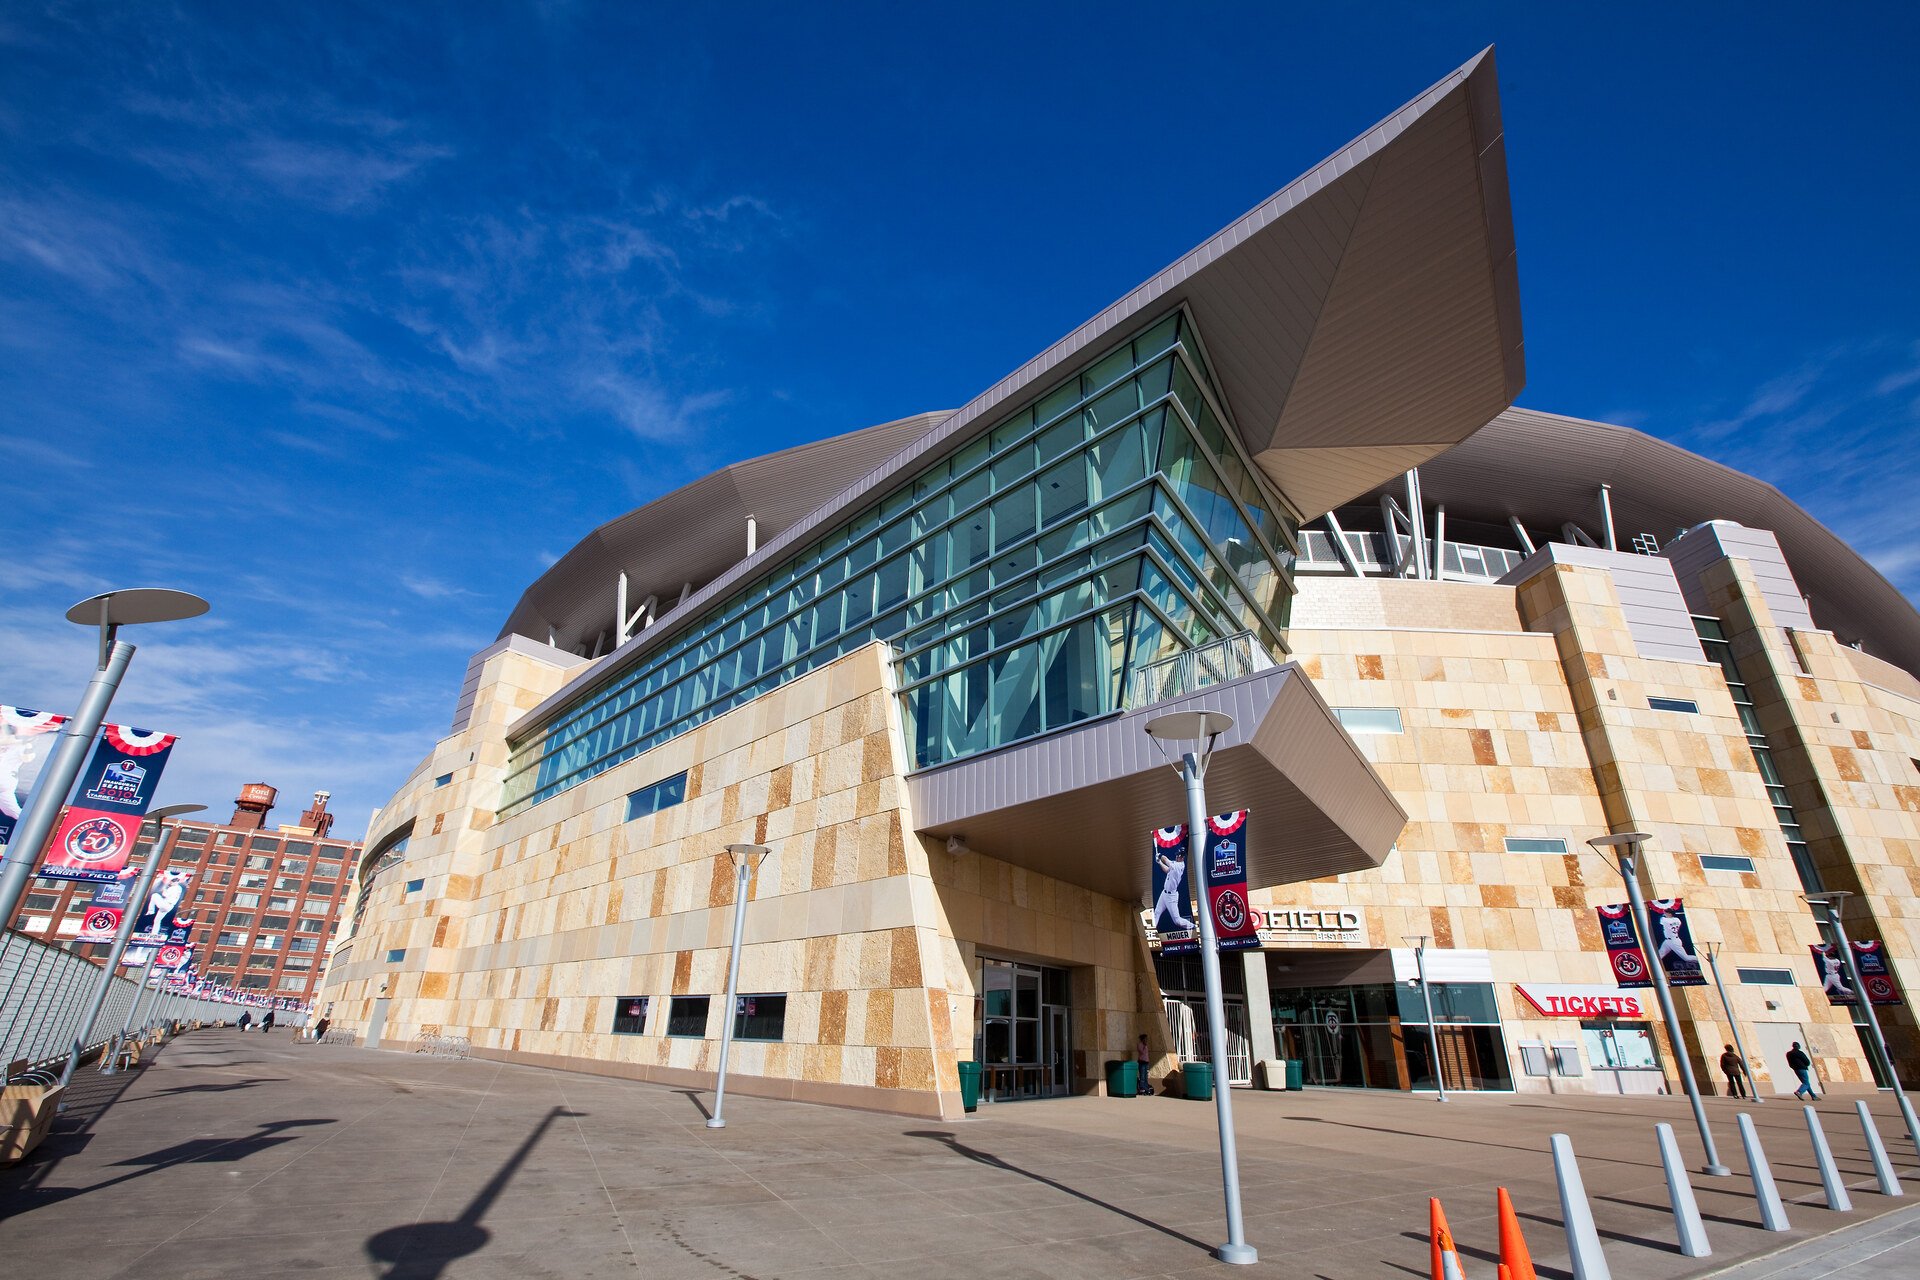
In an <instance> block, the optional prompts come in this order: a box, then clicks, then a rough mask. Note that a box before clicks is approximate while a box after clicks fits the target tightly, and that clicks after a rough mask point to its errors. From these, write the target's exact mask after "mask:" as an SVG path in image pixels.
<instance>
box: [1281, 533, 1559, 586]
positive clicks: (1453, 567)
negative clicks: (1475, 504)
mask: <svg viewBox="0 0 1920 1280" xmlns="http://www.w3.org/2000/svg"><path fill="white" fill-rule="evenodd" d="M1411 541H1412V539H1410V538H1408V537H1407V536H1406V535H1405V534H1397V535H1395V537H1394V550H1393V553H1392V554H1391V555H1390V554H1388V551H1387V535H1386V534H1384V533H1376V532H1373V531H1372V530H1366V529H1362V530H1358V531H1354V530H1349V531H1348V533H1347V547H1348V549H1349V550H1351V551H1352V552H1353V558H1354V562H1355V563H1357V564H1358V565H1359V566H1360V571H1361V572H1362V573H1364V574H1366V575H1368V576H1369V577H1383V576H1385V575H1387V574H1390V573H1392V572H1393V563H1394V561H1395V559H1397V558H1398V556H1399V554H1400V553H1401V552H1403V551H1405V550H1406V548H1407V544H1408V543H1410V542H1411ZM1526 558H1527V556H1526V553H1525V552H1524V551H1514V550H1510V549H1509V548H1506V547H1483V546H1477V545H1475V544H1473V543H1470V542H1448V543H1447V544H1446V545H1445V547H1444V548H1443V549H1442V554H1441V557H1440V568H1441V571H1442V574H1443V575H1444V576H1445V577H1447V578H1451V579H1453V580H1455V581H1458V582H1493V581H1495V580H1497V579H1499V578H1502V577H1504V576H1506V575H1507V574H1508V573H1510V572H1512V571H1513V570H1514V569H1515V568H1517V567H1519V564H1520V562H1521V561H1522V560H1525V559H1526ZM1299 569H1300V571H1301V572H1303V573H1346V572H1348V569H1347V563H1346V561H1344V560H1342V559H1341V558H1340V550H1339V548H1338V547H1336V546H1334V544H1333V535H1332V534H1331V533H1328V532H1326V531H1324V530H1321V529H1302V530H1301V531H1300V561H1299Z"/></svg>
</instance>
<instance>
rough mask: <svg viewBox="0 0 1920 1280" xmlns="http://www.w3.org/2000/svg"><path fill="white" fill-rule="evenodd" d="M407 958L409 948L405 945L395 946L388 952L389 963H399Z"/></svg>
mask: <svg viewBox="0 0 1920 1280" xmlns="http://www.w3.org/2000/svg"><path fill="white" fill-rule="evenodd" d="M406 958H407V949H406V948H405V947H395V948H393V949H392V950H391V951H389V952H387V963H388V964H399V963H400V962H401V961H402V960H405V959H406Z"/></svg>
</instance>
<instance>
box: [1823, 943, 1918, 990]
mask: <svg viewBox="0 0 1920 1280" xmlns="http://www.w3.org/2000/svg"><path fill="white" fill-rule="evenodd" d="M1807 950H1809V951H1811V952H1812V953H1813V965H1814V969H1815V971H1816V972H1818V973H1819V975H1820V990H1821V991H1822V992H1824V993H1825V994H1826V997H1827V1003H1828V1004H1832V1005H1855V1004H1858V1003H1860V996H1859V993H1858V992H1856V991H1855V990H1854V989H1853V984H1852V983H1851V982H1850V981H1849V980H1848V977H1847V964H1846V961H1844V960H1842V959H1841V958H1840V949H1839V948H1838V947H1836V946H1834V945H1833V944H1832V943H1831V942H1815V943H1810V944H1808V946H1807ZM1853 963H1854V966H1855V967H1856V968H1858V969H1859V970H1860V982H1861V985H1862V986H1864V987H1866V989H1867V999H1869V1000H1871V1001H1872V1002H1873V1003H1874V1004H1899V1003H1900V986H1899V984H1898V983H1896V982H1895V981H1894V980H1893V969H1892V967H1891V966H1889V965H1888V964H1887V951H1886V948H1885V947H1884V946H1883V945H1882V944H1881V943H1880V941H1879V939H1877V938H1875V939H1861V940H1858V941H1855V942H1854V944H1853Z"/></svg>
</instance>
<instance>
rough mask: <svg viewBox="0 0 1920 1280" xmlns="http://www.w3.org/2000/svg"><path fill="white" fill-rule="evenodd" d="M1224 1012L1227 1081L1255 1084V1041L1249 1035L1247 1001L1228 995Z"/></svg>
mask: <svg viewBox="0 0 1920 1280" xmlns="http://www.w3.org/2000/svg"><path fill="white" fill-rule="evenodd" d="M1223 1003H1224V1005H1225V1006H1226V1007H1225V1009H1224V1010H1223V1012H1224V1013H1225V1014H1226V1022H1227V1083H1228V1084H1237V1085H1243V1086H1250V1085H1252V1084H1253V1043H1252V1041H1251V1040H1250V1039H1249V1038H1248V1036H1247V1002H1246V1001H1245V1000H1240V999H1236V998H1235V997H1233V996H1228V997H1227V998H1226V999H1225V1000H1224V1001H1223Z"/></svg>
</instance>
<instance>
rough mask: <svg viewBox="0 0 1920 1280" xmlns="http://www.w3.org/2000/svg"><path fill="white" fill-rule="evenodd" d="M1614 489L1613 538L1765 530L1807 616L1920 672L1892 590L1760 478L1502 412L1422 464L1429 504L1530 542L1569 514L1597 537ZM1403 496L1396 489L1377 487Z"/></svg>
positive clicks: (1618, 431)
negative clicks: (1725, 523)
mask: <svg viewBox="0 0 1920 1280" xmlns="http://www.w3.org/2000/svg"><path fill="white" fill-rule="evenodd" d="M1602 484H1606V485H1609V486H1611V492H1610V499H1611V501H1612V504H1613V526H1614V529H1615V532H1616V535H1617V538H1618V541H1619V543H1620V545H1621V546H1622V547H1623V548H1625V547H1629V546H1631V545H1632V542H1633V537H1634V535H1635V534H1638V533H1642V532H1644V533H1651V534H1652V535H1653V536H1654V537H1656V538H1658V539H1659V540H1660V543H1661V545H1663V546H1664V545H1666V544H1667V543H1669V542H1671V541H1672V540H1673V539H1674V537H1675V536H1676V535H1677V534H1679V533H1680V532H1682V531H1684V530H1686V529H1691V528H1693V527H1694V526H1695V525H1699V524H1704V523H1706V522H1707V521H1709V520H1731V521H1734V522H1735V523H1738V524H1743V525H1746V526H1748V527H1749V528H1754V529H1766V530H1770V531H1771V532H1772V533H1773V535H1774V537H1775V538H1777V539H1778V540H1779V542H1780V550H1781V551H1782V552H1783V553H1784V554H1785V555H1786V558H1787V564H1788V566H1789V567H1790V568H1791V569H1792V570H1793V575H1794V579H1795V581H1796V583H1797V584H1798V586H1799V588H1800V590H1801V591H1802V592H1804V593H1806V595H1807V600H1808V605H1809V607H1810V608H1811V610H1812V613H1813V619H1814V622H1815V623H1816V624H1817V625H1818V626H1820V627H1821V628H1823V629H1825V630H1828V631H1831V632H1833V633H1834V635H1835V636H1837V637H1838V638H1839V639H1840V640H1841V641H1842V642H1844V643H1853V642H1856V641H1857V642H1859V643H1860V644H1861V645H1862V646H1863V647H1864V648H1865V649H1866V650H1867V651H1868V652H1869V653H1872V654H1874V655H1875V656H1877V657H1881V658H1885V659H1886V660H1887V661H1889V662H1892V663H1896V664H1897V665H1899V666H1901V667H1904V668H1906V669H1907V670H1908V671H1910V672H1920V611H1916V610H1915V609H1914V606H1913V602H1912V601H1910V600H1908V599H1907V597H1906V596H1904V595H1903V594H1901V592H1900V590H1899V588H1897V587H1895V586H1894V585H1893V584H1892V583H1891V582H1889V581H1887V579H1886V578H1885V577H1884V576H1883V575H1882V574H1881V573H1880V571H1879V570H1878V569H1875V568H1874V567H1873V566H1872V565H1871V564H1868V563H1867V561H1866V560H1865V559H1863V558H1862V557H1861V556H1860V554H1859V553H1858V552H1856V551H1855V550H1854V549H1853V548H1852V547H1849V546H1848V545H1847V544H1846V543H1845V542H1843V541H1841V540H1840V538H1839V537H1838V535H1836V534H1835V533H1834V532H1833V531H1832V530H1831V529H1829V528H1827V527H1826V526H1825V525H1823V524H1821V523H1820V522H1819V521H1818V520H1816V519H1814V518H1813V517H1812V516H1811V515H1809V514H1807V512H1806V511H1805V510H1804V509H1802V508H1801V507H1800V506H1799V505H1798V504H1797V503H1795V502H1794V501H1793V500H1792V499H1791V498H1789V497H1787V495H1785V494H1784V493H1781V492H1780V490H1778V489H1776V488H1774V487H1773V486H1772V485H1770V484H1768V483H1767V482H1766V481H1764V480H1758V479H1755V478H1754V477H1753V476H1750V475H1747V474H1745V473H1744V472H1740V471H1736V470H1734V469H1733V468H1732V467H1729V466H1726V465H1724V464H1722V463H1718V462H1715V461H1713V460H1712V459H1710V458H1703V457H1701V456H1700V455H1699V454H1697V453H1691V452H1689V451H1687V450H1686V449H1682V448H1681V447H1680V446H1679V445H1675V444H1669V443H1667V442H1666V441H1664V440H1660V439H1657V438H1655V437H1653V436H1650V435H1647V434H1646V433H1645V432H1642V431H1635V430H1633V429H1632V428H1631V427H1617V426H1613V425H1611V424H1609V423H1605V422H1590V421H1587V420H1586V419H1583V418H1569V417H1564V416H1562V415H1560V414H1555V413H1542V412H1540V411H1538V410H1535V409H1518V408H1515V409H1508V410H1507V411H1506V412H1505V413H1502V414H1500V415H1499V416H1498V417H1496V418H1495V419H1494V420H1493V421H1492V422H1490V423H1488V424H1487V425H1486V426H1485V427H1483V428H1481V429H1480V430H1479V431H1477V432H1475V433H1474V434H1473V436H1471V437H1470V438H1468V439H1467V440H1466V441H1465V442H1464V443H1462V444H1459V445H1456V446H1455V447H1454V448H1452V449H1450V450H1448V451H1447V452H1446V453H1443V454H1441V455H1440V456H1439V457H1437V458H1435V459H1433V460H1432V461H1430V462H1425V463H1422V464H1421V465H1420V489H1421V493H1422V495H1423V497H1424V499H1425V501H1426V503H1427V504H1428V506H1429V507H1431V506H1433V505H1434V504H1436V503H1445V504H1446V508H1447V519H1448V521H1449V522H1452V521H1454V520H1456V519H1466V520H1483V521H1488V522H1491V523H1496V524H1504V523H1505V522H1506V520H1507V518H1508V517H1515V518H1517V519H1519V521H1520V523H1521V524H1523V525H1526V526H1527V527H1528V529H1529V530H1530V531H1531V532H1532V533H1533V535H1534V538H1535V540H1536V541H1539V540H1541V534H1542V533H1543V532H1544V533H1546V534H1547V535H1548V536H1549V537H1550V538H1553V539H1555V540H1557V539H1558V536H1559V529H1560V526H1561V525H1562V524H1563V523H1566V522H1568V521H1571V522H1572V523H1574V524H1577V525H1579V526H1581V527H1582V528H1584V529H1585V530H1586V531H1587V532H1588V533H1589V534H1591V535H1593V536H1594V537H1596V538H1598V537H1599V534H1600V527H1601V526H1600V506H1599V501H1600V500H1599V488H1600V486H1601V485H1602ZM1383 492H1391V493H1394V494H1395V496H1401V494H1400V489H1399V486H1398V485H1397V484H1387V485H1382V486H1380V488H1378V489H1376V490H1375V491H1374V493H1375V495H1378V494H1380V493H1383Z"/></svg>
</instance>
